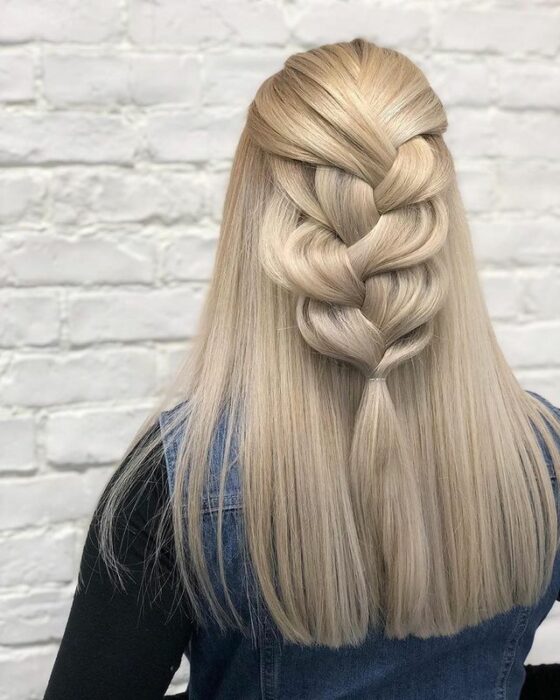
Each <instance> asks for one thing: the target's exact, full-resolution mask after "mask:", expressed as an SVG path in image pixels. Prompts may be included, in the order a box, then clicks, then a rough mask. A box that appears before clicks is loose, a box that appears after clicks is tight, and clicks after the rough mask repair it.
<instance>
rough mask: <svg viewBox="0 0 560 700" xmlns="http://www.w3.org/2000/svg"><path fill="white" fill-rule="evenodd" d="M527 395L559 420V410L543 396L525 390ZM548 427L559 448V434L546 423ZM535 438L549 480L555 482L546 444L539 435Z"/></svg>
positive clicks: (554, 472) (555, 477) (555, 478)
mask: <svg viewBox="0 0 560 700" xmlns="http://www.w3.org/2000/svg"><path fill="white" fill-rule="evenodd" d="M527 393H528V394H531V395H532V396H534V397H535V398H536V399H538V400H539V401H540V402H541V403H543V404H544V405H545V406H546V407H547V408H548V409H549V410H550V411H551V412H552V413H553V414H554V415H555V416H556V417H557V418H558V419H559V420H560V408H558V407H557V406H555V405H554V404H552V403H550V401H548V399H545V398H544V396H541V395H540V394H537V393H536V392H535V391H529V390H527ZM547 423H548V421H547ZM548 425H549V427H550V432H551V433H552V434H553V436H554V440H555V442H556V444H557V445H558V447H560V433H558V432H557V431H556V430H554V428H553V426H552V425H550V423H548ZM537 436H538V438H539V443H540V446H541V449H542V451H543V453H544V456H545V459H546V463H547V465H548V468H549V471H550V476H551V479H552V480H553V481H556V480H557V476H556V471H555V469H554V465H553V464H552V457H551V454H550V450H549V449H548V447H547V445H546V443H545V442H544V440H543V439H542V436H541V435H540V434H539V433H538V434H537Z"/></svg>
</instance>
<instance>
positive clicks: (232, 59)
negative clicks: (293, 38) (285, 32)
mask: <svg viewBox="0 0 560 700" xmlns="http://www.w3.org/2000/svg"><path fill="white" fill-rule="evenodd" d="M288 53H289V52H287V51H283V52H281V53H279V52H274V53H271V54H268V53H267V54H264V55H263V53H262V52H261V51H244V52H239V53H234V54H232V52H231V51H224V52H221V53H216V54H211V53H209V54H207V55H205V56H204V74H205V80H204V98H205V103H206V104H207V105H209V106H218V107H220V106H223V107H230V108H231V107H240V108H246V107H248V105H249V104H250V102H251V100H252V99H253V97H254V96H255V93H256V92H257V89H258V88H259V86H260V85H261V83H262V82H263V81H264V80H265V79H266V78H268V76H269V75H272V74H273V73H276V72H277V71H279V70H280V69H281V68H282V64H283V62H284V60H285V58H287V55H288Z"/></svg>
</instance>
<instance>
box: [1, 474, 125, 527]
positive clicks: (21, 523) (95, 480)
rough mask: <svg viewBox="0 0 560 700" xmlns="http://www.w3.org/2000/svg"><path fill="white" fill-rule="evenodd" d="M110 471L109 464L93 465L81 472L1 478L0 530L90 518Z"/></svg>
mask: <svg viewBox="0 0 560 700" xmlns="http://www.w3.org/2000/svg"><path fill="white" fill-rule="evenodd" d="M113 472H114V469H113V468H112V467H96V468H94V469H89V470H87V471H86V472H82V473H71V472H68V473H64V474H49V475H45V476H40V477H39V476H38V477H34V478H30V479H25V480H24V479H4V481H3V484H2V490H1V491H0V503H1V504H2V508H1V509H0V530H7V529H10V530H12V529H14V530H15V529H19V528H25V527H31V526H33V527H39V526H45V525H49V524H51V523H62V522H66V521H71V520H78V519H80V518H90V517H91V515H92V514H93V510H94V508H95V505H96V503H97V501H98V499H99V497H100V495H101V492H102V490H103V487H104V486H105V484H106V483H107V482H108V480H109V477H110V475H111V474H112V473H113Z"/></svg>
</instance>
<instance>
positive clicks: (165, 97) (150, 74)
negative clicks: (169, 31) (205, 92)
mask: <svg viewBox="0 0 560 700" xmlns="http://www.w3.org/2000/svg"><path fill="white" fill-rule="evenodd" d="M201 66H202V61H201V60H200V59H198V58H197V57H194V56H181V55H178V56H176V55H171V54H164V55H152V54H144V55H142V54H139V55H137V56H134V57H131V58H130V59H129V68H128V71H129V78H128V80H129V93H130V100H131V101H132V102H134V103H135V104H138V105H165V104H181V105H186V106H193V107H198V106H199V105H200V102H201V98H202V94H201V90H202V69H201Z"/></svg>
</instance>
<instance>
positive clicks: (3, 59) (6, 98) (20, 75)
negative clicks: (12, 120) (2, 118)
mask: <svg viewBox="0 0 560 700" xmlns="http://www.w3.org/2000/svg"><path fill="white" fill-rule="evenodd" d="M1 31H2V30H1V29H0V32H1ZM34 98H35V76H34V65H33V54H32V53H30V52H29V51H5V52H2V53H0V102H28V101H31V100H33V99H34Z"/></svg>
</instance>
